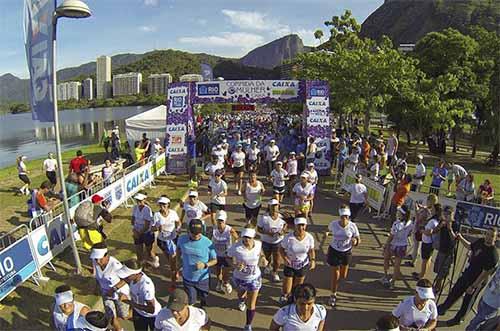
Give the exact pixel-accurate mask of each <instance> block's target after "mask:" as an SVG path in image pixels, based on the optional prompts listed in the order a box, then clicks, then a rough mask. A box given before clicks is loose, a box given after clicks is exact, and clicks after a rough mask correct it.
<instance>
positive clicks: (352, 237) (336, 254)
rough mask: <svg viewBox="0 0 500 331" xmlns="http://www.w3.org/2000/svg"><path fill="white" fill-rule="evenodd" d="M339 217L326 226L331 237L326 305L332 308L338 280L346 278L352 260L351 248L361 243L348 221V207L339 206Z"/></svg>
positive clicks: (353, 225) (357, 232) (335, 300)
mask: <svg viewBox="0 0 500 331" xmlns="http://www.w3.org/2000/svg"><path fill="white" fill-rule="evenodd" d="M339 215H340V220H339V221H332V222H331V223H330V224H329V225H328V230H329V231H330V234H331V235H332V241H331V242H330V246H329V247H328V257H327V262H328V264H329V265H330V267H331V269H332V276H331V277H332V278H331V281H332V283H331V291H332V294H331V295H330V298H329V300H328V304H329V305H330V306H332V307H335V305H336V302H337V289H338V287H339V283H340V280H341V279H346V278H347V273H348V271H349V264H350V263H351V259H352V248H353V247H356V246H359V244H360V243H361V239H360V237H359V231H358V227H357V226H356V224H354V222H351V221H350V220H349V218H350V216H351V210H350V209H349V207H348V206H347V205H345V204H343V205H341V206H340V209H339Z"/></svg>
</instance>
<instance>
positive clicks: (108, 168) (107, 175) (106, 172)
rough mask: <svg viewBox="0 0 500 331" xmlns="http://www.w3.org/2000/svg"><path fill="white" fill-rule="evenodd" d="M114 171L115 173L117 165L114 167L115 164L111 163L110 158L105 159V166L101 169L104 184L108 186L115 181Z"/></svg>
mask: <svg viewBox="0 0 500 331" xmlns="http://www.w3.org/2000/svg"><path fill="white" fill-rule="evenodd" d="M114 173H115V167H113V164H112V163H111V160H110V159H106V161H104V167H102V170H101V176H102V181H103V183H104V186H108V185H110V184H111V183H112V182H113V181H114V178H113V174H114Z"/></svg>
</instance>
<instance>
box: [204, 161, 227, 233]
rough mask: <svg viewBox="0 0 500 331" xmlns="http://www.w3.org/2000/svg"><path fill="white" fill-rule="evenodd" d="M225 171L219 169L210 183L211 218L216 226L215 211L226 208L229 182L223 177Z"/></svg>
mask: <svg viewBox="0 0 500 331" xmlns="http://www.w3.org/2000/svg"><path fill="white" fill-rule="evenodd" d="M222 175H223V172H222V171H221V170H217V171H216V172H215V178H214V179H211V180H210V182H209V183H208V194H209V196H210V219H211V221H212V226H215V213H217V212H218V211H219V210H224V209H225V208H226V196H227V183H226V182H225V181H224V180H223V179H222Z"/></svg>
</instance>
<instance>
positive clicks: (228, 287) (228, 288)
mask: <svg viewBox="0 0 500 331" xmlns="http://www.w3.org/2000/svg"><path fill="white" fill-rule="evenodd" d="M222 290H223V291H224V293H225V294H231V292H233V287H232V286H231V284H229V283H226V284H224V285H222Z"/></svg>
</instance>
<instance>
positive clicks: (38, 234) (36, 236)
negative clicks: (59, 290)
mask: <svg viewBox="0 0 500 331" xmlns="http://www.w3.org/2000/svg"><path fill="white" fill-rule="evenodd" d="M29 237H30V238H31V242H32V243H33V250H34V254H33V255H34V256H35V258H36V260H37V263H38V266H39V267H40V268H42V267H44V266H45V265H46V264H47V263H49V262H50V261H51V260H52V259H53V258H54V257H55V256H57V255H59V254H60V253H61V252H62V251H64V249H66V247H68V246H69V245H70V240H69V236H68V230H67V227H66V222H64V220H63V218H62V215H59V216H57V217H55V218H53V219H52V220H50V221H49V222H47V223H45V224H44V225H43V226H40V227H38V228H36V229H35V230H33V231H31V232H30V233H29Z"/></svg>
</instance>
